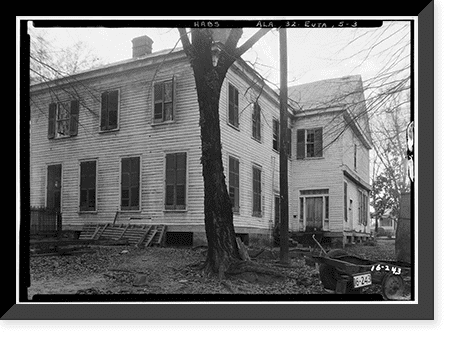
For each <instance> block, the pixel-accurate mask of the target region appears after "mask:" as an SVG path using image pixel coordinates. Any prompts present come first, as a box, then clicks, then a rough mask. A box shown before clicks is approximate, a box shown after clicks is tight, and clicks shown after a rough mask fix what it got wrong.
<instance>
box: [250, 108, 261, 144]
mask: <svg viewBox="0 0 454 340" xmlns="http://www.w3.org/2000/svg"><path fill="white" fill-rule="evenodd" d="M261 111H262V109H261V108H260V105H259V103H257V102H255V103H254V108H253V112H252V137H254V138H255V139H256V140H258V141H261V140H262V136H261V129H262V126H261V121H260V119H261V117H260V116H261Z"/></svg>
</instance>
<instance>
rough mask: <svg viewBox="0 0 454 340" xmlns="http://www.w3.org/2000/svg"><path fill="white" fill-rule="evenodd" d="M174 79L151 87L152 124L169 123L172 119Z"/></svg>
mask: <svg viewBox="0 0 454 340" xmlns="http://www.w3.org/2000/svg"><path fill="white" fill-rule="evenodd" d="M174 93H175V89H174V78H172V79H170V80H167V81H162V82H157V83H154V85H153V100H154V103H153V122H154V123H160V122H169V121H173V119H174V109H175V108H174V106H175V98H174Z"/></svg>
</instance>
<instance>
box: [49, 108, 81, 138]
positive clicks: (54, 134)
mask: <svg viewBox="0 0 454 340" xmlns="http://www.w3.org/2000/svg"><path fill="white" fill-rule="evenodd" d="M78 125H79V101H78V100H71V101H67V102H59V103H51V104H49V122H48V132H47V136H48V138H50V139H52V138H61V137H70V136H77V130H78Z"/></svg>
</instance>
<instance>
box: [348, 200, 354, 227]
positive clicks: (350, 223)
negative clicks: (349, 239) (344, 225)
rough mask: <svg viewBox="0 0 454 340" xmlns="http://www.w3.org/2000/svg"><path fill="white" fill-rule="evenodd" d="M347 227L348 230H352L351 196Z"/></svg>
mask: <svg viewBox="0 0 454 340" xmlns="http://www.w3.org/2000/svg"><path fill="white" fill-rule="evenodd" d="M348 227H349V230H353V200H352V199H351V198H350V205H349V206H348Z"/></svg>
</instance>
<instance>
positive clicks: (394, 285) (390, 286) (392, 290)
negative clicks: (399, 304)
mask: <svg viewBox="0 0 454 340" xmlns="http://www.w3.org/2000/svg"><path fill="white" fill-rule="evenodd" d="M381 288H382V294H383V297H384V298H385V299H386V300H398V299H399V298H401V297H402V296H403V293H404V280H403V279H402V276H400V275H394V274H393V273H388V274H386V275H385V276H384V277H383V280H382V283H381Z"/></svg>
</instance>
